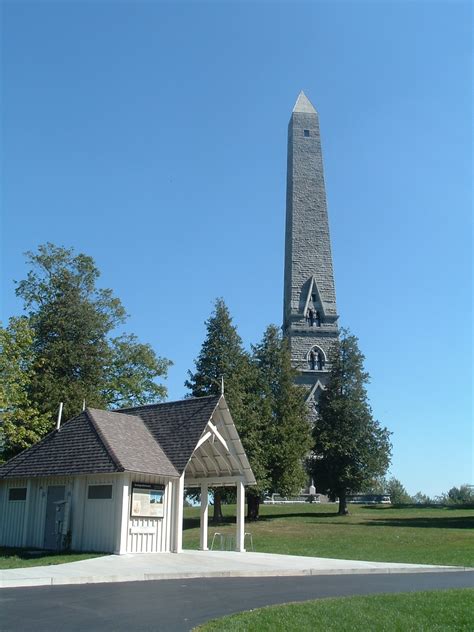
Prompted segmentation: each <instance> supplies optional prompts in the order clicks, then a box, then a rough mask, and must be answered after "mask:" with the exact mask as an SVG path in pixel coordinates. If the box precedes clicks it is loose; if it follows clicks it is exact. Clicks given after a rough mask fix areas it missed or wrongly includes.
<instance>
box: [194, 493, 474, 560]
mask: <svg viewBox="0 0 474 632" xmlns="http://www.w3.org/2000/svg"><path fill="white" fill-rule="evenodd" d="M209 509H210V517H211V516H212V507H210V508H209ZM349 509H350V512H351V513H350V515H349V516H338V515H337V505H336V504H321V505H319V504H294V505H262V506H261V508H260V514H261V515H260V519H259V521H258V522H254V523H246V525H245V530H246V531H248V532H250V533H251V534H252V536H253V543H254V549H255V551H260V552H265V553H282V554H288V555H308V556H314V557H330V558H337V559H352V560H368V561H379V562H405V563H414V564H442V565H455V566H472V567H474V508H467V509H463V508H459V509H458V508H451V507H422V506H421V507H420V506H409V507H401V508H399V507H392V506H390V505H375V506H362V505H350V506H349ZM223 512H224V516H225V519H224V522H223V523H221V524H219V525H212V524H211V521H210V523H209V545H210V544H211V541H212V535H213V533H215V532H216V531H218V532H221V533H224V534H228V535H233V534H234V524H233V522H234V521H235V517H234V516H235V506H234V505H224V507H223ZM184 515H185V521H184V538H183V542H184V547H185V548H190V549H196V548H198V546H199V507H192V508H191V507H188V508H186V509H185V513H184ZM247 544H248V539H247V540H246V545H247Z"/></svg>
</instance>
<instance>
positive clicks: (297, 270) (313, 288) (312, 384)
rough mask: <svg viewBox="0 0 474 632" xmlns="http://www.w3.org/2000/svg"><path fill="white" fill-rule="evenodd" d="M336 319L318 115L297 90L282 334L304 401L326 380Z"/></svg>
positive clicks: (291, 129)
mask: <svg viewBox="0 0 474 632" xmlns="http://www.w3.org/2000/svg"><path fill="white" fill-rule="evenodd" d="M337 319H338V315H337V309H336V293H335V289H334V273H333V265H332V255H331V242H330V237H329V224H328V213H327V206H326V190H325V186H324V174H323V158H322V152H321V138H320V133H319V118H318V113H317V112H316V110H315V108H314V107H313V105H312V104H311V102H310V101H309V100H308V98H307V97H306V95H305V94H304V93H303V92H300V94H299V96H298V99H297V101H296V104H295V107H294V109H293V113H292V115H291V119H290V123H289V126H288V171H287V193H286V235H285V283H284V306H283V333H284V335H285V336H286V337H287V338H288V339H289V342H290V349H291V359H292V363H293V366H294V367H295V368H296V369H298V376H297V383H298V384H301V385H303V386H305V387H306V388H307V389H308V402H309V403H311V402H312V401H314V402H317V400H318V397H319V393H320V392H321V390H322V389H324V386H325V384H326V382H327V376H328V368H329V364H328V351H329V348H330V346H331V343H333V342H334V341H335V340H336V339H337V337H338V326H337Z"/></svg>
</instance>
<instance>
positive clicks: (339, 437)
mask: <svg viewBox="0 0 474 632" xmlns="http://www.w3.org/2000/svg"><path fill="white" fill-rule="evenodd" d="M329 360H330V376H329V382H328V384H327V386H326V389H325V390H324V391H323V392H322V393H321V395H320V398H319V403H318V413H317V419H316V422H315V425H314V428H313V438H314V456H313V459H312V470H313V476H314V479H315V481H316V486H317V488H318V490H319V491H321V492H323V493H329V494H330V495H332V496H337V497H338V498H339V514H340V515H345V514H347V513H348V510H347V494H348V493H351V492H352V493H356V492H358V491H360V490H361V489H363V487H364V485H367V484H368V483H369V482H370V481H371V480H373V479H374V478H375V477H377V476H381V475H383V474H384V473H385V472H386V470H387V468H388V466H389V463H390V455H391V444H390V432H389V431H388V430H387V429H386V428H384V427H382V426H381V425H380V424H379V422H378V421H376V420H375V419H374V418H373V416H372V410H371V408H370V405H369V403H368V400H367V390H366V384H367V383H368V381H369V374H368V373H367V372H366V371H365V370H364V356H363V355H362V353H361V352H360V350H359V346H358V340H357V338H356V337H355V336H352V335H349V334H348V333H347V332H345V331H344V332H342V337H341V339H340V340H339V341H337V342H336V343H334V345H333V346H332V349H331V352H330V356H329Z"/></svg>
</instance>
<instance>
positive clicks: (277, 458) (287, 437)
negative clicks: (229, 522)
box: [252, 325, 311, 518]
mask: <svg viewBox="0 0 474 632" xmlns="http://www.w3.org/2000/svg"><path fill="white" fill-rule="evenodd" d="M253 361H254V363H255V365H256V366H257V368H258V371H259V396H260V401H261V404H262V408H261V410H262V416H263V418H264V420H265V431H264V433H263V437H262V438H263V441H264V453H265V455H266V463H265V467H266V470H267V476H266V478H267V480H268V486H267V489H266V492H267V493H279V494H281V495H282V496H289V495H292V494H295V493H298V492H299V491H300V490H301V488H302V487H303V486H304V484H305V482H306V479H307V472H306V469H305V466H304V462H305V459H306V457H307V455H308V452H309V451H310V449H311V430H310V425H309V420H308V409H307V406H306V402H305V394H306V393H305V391H304V390H303V389H302V388H301V387H299V386H296V385H295V383H294V378H295V370H294V369H293V368H292V366H291V356H290V350H289V347H288V341H287V340H286V339H285V338H283V337H282V335H281V333H280V330H279V329H278V328H277V327H276V326H275V325H269V326H268V327H267V329H266V331H265V333H264V335H263V338H262V341H261V343H260V344H259V345H255V346H254V347H253ZM259 500H260V499H259V498H258V497H257V498H255V499H254V503H255V505H254V507H253V512H252V517H253V518H257V517H258V508H259V507H258V505H259Z"/></svg>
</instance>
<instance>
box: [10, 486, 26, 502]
mask: <svg viewBox="0 0 474 632" xmlns="http://www.w3.org/2000/svg"><path fill="white" fill-rule="evenodd" d="M8 500H26V487H10V489H9V490H8Z"/></svg>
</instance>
